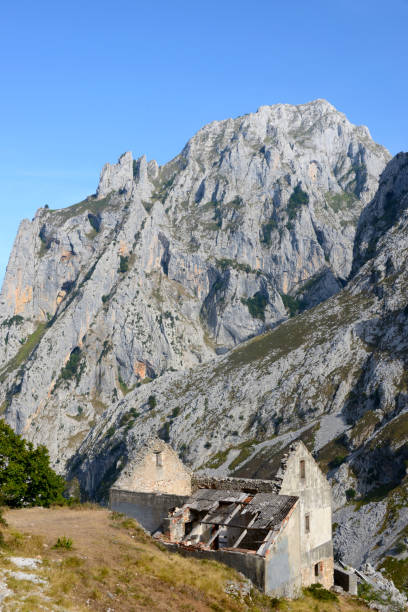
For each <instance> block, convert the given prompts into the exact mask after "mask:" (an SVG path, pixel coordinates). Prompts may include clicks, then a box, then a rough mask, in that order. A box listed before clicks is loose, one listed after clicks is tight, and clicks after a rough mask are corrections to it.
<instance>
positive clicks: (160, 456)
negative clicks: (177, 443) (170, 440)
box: [155, 452, 163, 467]
mask: <svg viewBox="0 0 408 612" xmlns="http://www.w3.org/2000/svg"><path fill="white" fill-rule="evenodd" d="M155 455H156V467H163V453H161V452H159V453H155Z"/></svg>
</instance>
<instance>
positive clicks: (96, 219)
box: [88, 213, 101, 233]
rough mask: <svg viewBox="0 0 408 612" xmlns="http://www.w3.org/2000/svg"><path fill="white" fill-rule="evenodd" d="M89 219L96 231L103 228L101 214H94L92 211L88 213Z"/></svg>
mask: <svg viewBox="0 0 408 612" xmlns="http://www.w3.org/2000/svg"><path fill="white" fill-rule="evenodd" d="M88 221H89V223H90V224H91V225H92V228H93V229H94V230H95V232H96V233H98V232H99V230H100V229H101V217H100V215H93V214H92V213H89V214H88Z"/></svg>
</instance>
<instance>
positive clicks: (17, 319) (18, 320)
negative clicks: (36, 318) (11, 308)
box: [2, 315, 24, 327]
mask: <svg viewBox="0 0 408 612" xmlns="http://www.w3.org/2000/svg"><path fill="white" fill-rule="evenodd" d="M23 322H24V317H22V316H21V315H14V317H10V319H5V320H4V321H3V323H2V326H3V327H11V326H12V325H22V324H23Z"/></svg>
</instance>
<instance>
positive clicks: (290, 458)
mask: <svg viewBox="0 0 408 612" xmlns="http://www.w3.org/2000/svg"><path fill="white" fill-rule="evenodd" d="M277 464H278V465H279V468H278V469H277V471H275V473H271V475H270V478H269V479H268V480H259V479H250V478H232V477H226V478H215V477H211V476H200V475H195V474H193V473H192V472H191V471H190V470H189V469H188V468H187V467H186V466H185V465H183V463H182V462H181V461H180V459H179V457H178V456H177V454H176V453H175V452H174V451H173V449H172V448H171V447H170V446H169V445H168V444H166V443H165V442H163V441H162V440H159V439H150V440H149V441H147V442H146V443H145V444H144V445H143V447H142V448H141V449H140V450H139V452H138V453H137V455H136V456H135V457H134V458H133V460H132V461H131V462H130V463H129V464H128V465H127V467H126V468H125V470H124V471H123V472H122V474H121V476H120V478H119V480H118V481H117V482H116V483H115V485H114V486H113V487H112V488H111V490H110V507H111V508H112V509H113V510H117V511H119V512H123V513H125V514H127V515H129V516H132V517H134V518H136V519H137V521H138V522H139V523H140V524H141V525H142V526H143V527H144V528H145V529H147V530H148V531H150V532H151V533H152V534H153V535H154V536H155V537H158V538H160V539H161V541H162V542H163V543H164V544H166V546H167V547H168V548H170V549H172V550H177V551H178V552H181V553H182V554H184V555H191V556H195V557H199V558H206V559H215V560H217V561H221V562H223V563H226V564H227V565H229V566H231V567H233V568H235V569H237V570H238V571H240V572H242V573H243V574H244V575H246V576H247V577H248V578H249V579H250V580H252V582H253V583H254V584H255V585H256V586H257V587H258V588H259V589H261V590H262V591H264V592H265V593H267V594H269V595H273V596H285V597H296V596H297V595H298V594H299V592H300V590H301V587H302V586H308V585H310V584H313V583H315V582H320V583H321V584H322V585H323V586H324V587H326V588H330V587H331V586H332V585H333V544H332V518H331V489H330V485H329V483H328V482H327V480H326V478H325V476H324V474H323V473H322V472H321V470H320V468H319V466H318V465H317V463H316V462H315V460H314V459H313V457H312V455H311V454H310V453H309V451H308V450H307V448H306V447H305V445H304V444H303V443H302V442H301V441H296V442H294V443H293V444H291V445H290V446H289V447H288V448H287V449H286V452H285V453H284V454H283V455H282V457H281V458H280V461H279V462H277Z"/></svg>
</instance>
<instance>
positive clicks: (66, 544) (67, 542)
mask: <svg viewBox="0 0 408 612" xmlns="http://www.w3.org/2000/svg"><path fill="white" fill-rule="evenodd" d="M72 544H73V542H72V540H71V538H67V537H66V536H62V538H58V540H57V541H56V543H55V544H54V546H53V548H63V549H64V550H72Z"/></svg>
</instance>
